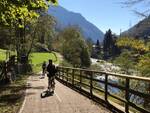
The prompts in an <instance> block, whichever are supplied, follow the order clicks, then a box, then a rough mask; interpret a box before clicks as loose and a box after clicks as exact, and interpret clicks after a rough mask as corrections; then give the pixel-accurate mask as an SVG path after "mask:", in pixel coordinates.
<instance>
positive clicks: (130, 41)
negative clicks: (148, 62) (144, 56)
mask: <svg viewBox="0 0 150 113" xmlns="http://www.w3.org/2000/svg"><path fill="white" fill-rule="evenodd" d="M117 45H118V46H119V47H127V48H132V49H135V50H137V51H145V52H147V51H150V50H149V48H148V47H147V46H146V45H145V43H144V41H143V40H138V39H134V38H127V37H123V38H119V39H118V40H117Z"/></svg>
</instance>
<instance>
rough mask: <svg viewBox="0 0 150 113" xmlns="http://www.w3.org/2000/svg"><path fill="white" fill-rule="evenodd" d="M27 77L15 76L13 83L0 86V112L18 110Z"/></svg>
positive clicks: (11, 112) (10, 112) (14, 111)
mask: <svg viewBox="0 0 150 113" xmlns="http://www.w3.org/2000/svg"><path fill="white" fill-rule="evenodd" d="M27 77H28V76H22V77H17V80H16V81H15V82H14V83H12V84H10V85H5V86H0V113H17V112H18V110H19V109H20V107H21V105H22V102H23V98H24V93H25V89H26V81H27Z"/></svg>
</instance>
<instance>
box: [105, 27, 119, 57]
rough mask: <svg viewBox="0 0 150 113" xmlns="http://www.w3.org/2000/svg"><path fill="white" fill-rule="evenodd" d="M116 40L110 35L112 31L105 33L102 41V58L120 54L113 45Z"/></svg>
mask: <svg viewBox="0 0 150 113" xmlns="http://www.w3.org/2000/svg"><path fill="white" fill-rule="evenodd" d="M116 39H117V37H116V36H115V35H114V34H112V31H111V30H110V29H109V30H108V31H106V34H105V36H104V40H103V53H104V58H107V57H114V56H116V55H118V54H119V53H120V52H119V48H118V47H117V45H116V44H115V43H116Z"/></svg>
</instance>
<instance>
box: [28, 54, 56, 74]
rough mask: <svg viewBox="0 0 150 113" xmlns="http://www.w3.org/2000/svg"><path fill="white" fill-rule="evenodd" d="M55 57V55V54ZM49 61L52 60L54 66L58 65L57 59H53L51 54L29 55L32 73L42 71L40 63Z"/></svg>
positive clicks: (53, 56)
mask: <svg viewBox="0 0 150 113" xmlns="http://www.w3.org/2000/svg"><path fill="white" fill-rule="evenodd" d="M56 56H57V54H56ZM49 59H52V60H53V62H54V63H55V64H59V59H58V57H57V58H55V55H54V54H53V53H39V52H37V53H32V54H31V63H32V65H33V72H35V73H37V72H40V71H41V70H42V68H41V67H42V63H43V62H44V61H46V62H48V60H49Z"/></svg>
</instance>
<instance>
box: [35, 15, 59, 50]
mask: <svg viewBox="0 0 150 113" xmlns="http://www.w3.org/2000/svg"><path fill="white" fill-rule="evenodd" d="M55 24H56V21H55V19H54V17H52V16H50V15H48V14H46V13H44V14H42V15H41V16H40V17H39V18H38V21H37V25H36V26H35V27H36V38H37V39H36V43H35V44H34V45H35V46H36V47H37V48H39V49H40V50H47V51H48V50H52V42H53V37H54V35H55V29H54V25H55Z"/></svg>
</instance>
